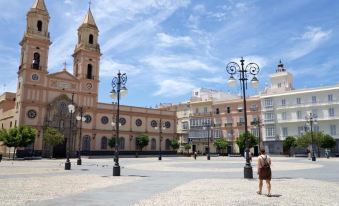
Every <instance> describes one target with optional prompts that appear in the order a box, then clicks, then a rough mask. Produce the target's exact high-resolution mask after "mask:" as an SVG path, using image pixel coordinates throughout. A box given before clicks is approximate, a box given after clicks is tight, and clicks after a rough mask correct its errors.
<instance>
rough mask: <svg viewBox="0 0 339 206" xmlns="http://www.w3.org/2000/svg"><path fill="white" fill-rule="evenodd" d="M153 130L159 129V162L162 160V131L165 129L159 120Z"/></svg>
mask: <svg viewBox="0 0 339 206" xmlns="http://www.w3.org/2000/svg"><path fill="white" fill-rule="evenodd" d="M154 129H156V130H158V129H159V157H158V160H161V159H162V156H161V142H162V130H165V129H166V127H165V125H164V124H163V122H162V121H161V119H160V120H159V127H158V126H155V127H154Z"/></svg>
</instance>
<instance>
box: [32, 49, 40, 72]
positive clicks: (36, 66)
mask: <svg viewBox="0 0 339 206" xmlns="http://www.w3.org/2000/svg"><path fill="white" fill-rule="evenodd" d="M39 67H40V54H39V53H38V52H35V53H34V54H33V61H32V68H33V69H39Z"/></svg>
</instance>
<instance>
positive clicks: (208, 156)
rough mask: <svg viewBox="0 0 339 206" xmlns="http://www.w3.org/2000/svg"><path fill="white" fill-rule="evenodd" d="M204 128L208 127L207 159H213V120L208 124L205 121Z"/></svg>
mask: <svg viewBox="0 0 339 206" xmlns="http://www.w3.org/2000/svg"><path fill="white" fill-rule="evenodd" d="M202 129H203V130H206V129H207V160H211V153H210V134H212V132H211V131H212V129H213V127H212V124H211V122H210V123H209V124H208V123H207V122H204V126H203V127H202Z"/></svg>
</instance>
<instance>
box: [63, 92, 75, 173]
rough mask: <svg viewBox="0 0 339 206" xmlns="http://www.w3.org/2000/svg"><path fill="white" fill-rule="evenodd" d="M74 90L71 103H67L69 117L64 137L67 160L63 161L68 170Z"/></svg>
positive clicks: (69, 164) (69, 165)
mask: <svg viewBox="0 0 339 206" xmlns="http://www.w3.org/2000/svg"><path fill="white" fill-rule="evenodd" d="M73 101H74V92H73V93H72V102H71V104H69V105H68V111H69V113H71V115H70V119H69V137H68V139H66V156H67V160H66V162H65V170H70V169H71V162H70V161H69V152H70V151H69V150H70V145H71V137H72V119H73V113H74V111H75V106H74V102H73Z"/></svg>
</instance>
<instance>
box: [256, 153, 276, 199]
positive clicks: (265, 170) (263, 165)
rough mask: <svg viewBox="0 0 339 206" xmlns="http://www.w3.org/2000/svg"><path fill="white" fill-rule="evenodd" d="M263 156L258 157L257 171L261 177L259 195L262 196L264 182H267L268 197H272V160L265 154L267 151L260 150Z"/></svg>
mask: <svg viewBox="0 0 339 206" xmlns="http://www.w3.org/2000/svg"><path fill="white" fill-rule="evenodd" d="M260 153H261V155H260V156H259V157H258V163H257V169H258V175H259V191H258V192H257V194H259V195H261V192H262V185H263V180H266V186H267V191H268V192H267V196H268V197H271V178H272V171H271V163H272V161H271V158H270V157H269V156H268V155H267V154H266V153H265V149H264V148H262V149H261V150H260Z"/></svg>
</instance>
